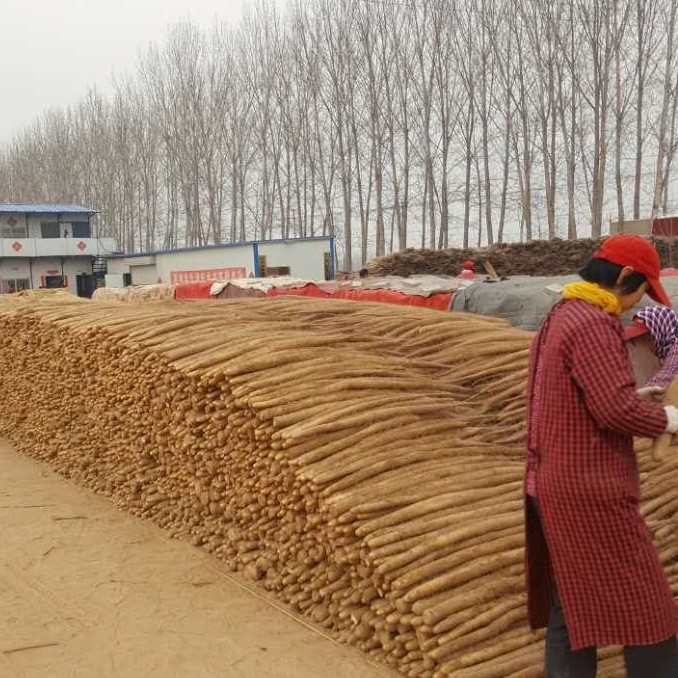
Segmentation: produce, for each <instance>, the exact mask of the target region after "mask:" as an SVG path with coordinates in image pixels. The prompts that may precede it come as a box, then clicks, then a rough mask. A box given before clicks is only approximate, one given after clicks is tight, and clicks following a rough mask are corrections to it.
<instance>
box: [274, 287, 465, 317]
mask: <svg viewBox="0 0 678 678" xmlns="http://www.w3.org/2000/svg"><path fill="white" fill-rule="evenodd" d="M267 294H268V296H269V297H279V296H285V295H291V296H301V297H322V298H324V299H329V298H332V299H349V300H351V301H377V302H380V303H383V304H398V305H400V306H421V307H423V308H430V309H433V310H436V311H449V310H450V306H451V304H452V296H453V295H452V293H451V292H440V293H438V294H432V295H430V296H428V297H422V296H420V295H418V294H403V293H402V292H395V291H393V290H365V289H358V288H355V287H340V288H338V289H337V290H336V291H335V292H334V294H330V293H329V292H325V291H324V290H321V289H320V288H319V287H318V286H317V285H312V284H311V285H305V286H304V287H277V288H276V287H274V288H273V289H270V290H269V291H268V293H267Z"/></svg>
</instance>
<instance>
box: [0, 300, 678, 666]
mask: <svg viewBox="0 0 678 678" xmlns="http://www.w3.org/2000/svg"><path fill="white" fill-rule="evenodd" d="M529 342H530V335H529V334H527V333H523V332H521V331H518V330H514V329H512V328H510V327H509V326H508V325H507V324H505V323H504V322H502V321H497V320H494V319H489V318H483V317H477V316H471V315H468V316H467V315H458V314H439V313H434V312H430V311H426V310H423V309H416V308H405V307H390V306H384V305H379V304H356V303H351V302H341V301H332V302H327V301H323V300H308V299H296V298H286V297H284V298H278V299H261V300H236V301H231V302H226V303H224V304H219V305H215V304H210V303H209V302H195V303H192V304H185V305H184V304H180V305H177V304H171V303H157V304H148V303H147V304H107V303H103V302H102V303H76V302H72V303H68V302H64V301H63V300H61V301H54V300H50V299H37V300H30V299H29V300H26V301H24V302H23V303H22V302H17V301H16V300H14V301H1V302H0V370H1V373H2V375H3V379H2V381H1V383H0V403H2V404H1V406H0V435H3V436H6V437H8V438H10V439H11V440H12V441H13V442H14V444H15V445H16V446H17V447H18V448H19V449H20V450H21V451H23V452H24V453H26V454H30V455H32V456H35V457H37V458H39V459H41V460H43V461H45V462H47V463H48V464H50V465H51V466H52V467H53V468H55V469H56V470H58V471H59V472H60V473H62V474H63V475H65V476H66V477H70V478H73V479H74V480H76V481H77V482H79V483H81V484H83V485H86V486H88V487H90V488H92V489H94V490H95V491H97V492H100V493H102V494H105V495H107V496H109V497H110V498H111V499H112V500H113V501H115V502H116V503H117V504H118V505H119V506H121V507H123V508H125V509H127V510H129V511H131V512H133V513H135V514H137V515H139V516H142V517H144V518H147V519H150V520H153V521H155V522H156V523H157V524H159V525H160V526H162V527H163V528H165V529H167V530H168V531H169V532H170V533H171V534H172V535H173V536H175V537H177V538H182V539H188V540H191V541H192V543H193V544H195V545H196V546H200V547H202V548H204V549H205V550H207V551H209V552H211V553H213V554H214V555H215V556H216V557H218V558H221V559H223V560H224V561H225V562H226V563H227V564H228V566H229V567H230V568H232V569H233V570H234V571H238V572H241V573H242V574H243V576H245V577H247V578H248V579H250V580H251V581H253V582H258V583H259V585H261V586H263V587H264V588H266V589H267V590H269V591H271V592H273V593H275V594H276V595H277V596H279V597H280V598H281V599H282V600H284V601H285V602H286V603H287V604H288V605H289V606H290V607H291V608H293V609H294V610H295V611H297V612H298V613H300V614H303V615H305V616H306V617H308V618H309V619H310V620H312V621H313V622H315V623H317V624H319V625H322V626H323V627H325V628H326V629H327V630H328V631H329V632H331V633H333V634H334V635H335V636H336V637H337V638H339V639H340V640H343V641H345V642H349V643H353V644H355V645H357V646H359V647H360V648H361V649H362V650H363V651H365V652H366V653H368V654H369V655H370V656H372V657H373V658H375V659H377V660H379V661H381V662H384V663H386V664H389V665H391V666H393V667H394V668H396V669H398V670H399V671H401V672H402V673H403V674H405V675H408V676H413V677H414V676H428V677H432V676H436V677H438V676H448V675H449V676H457V677H458V678H470V677H471V676H472V677H473V678H499V677H501V678H505V677H506V676H516V677H517V676H538V675H540V670H541V669H540V666H541V654H542V646H541V642H540V636H535V635H533V634H531V633H530V631H529V630H528V628H527V623H526V618H525V605H524V602H525V601H524V595H525V594H524V582H523V570H522V558H523V527H522V520H523V511H522V494H521V488H522V474H523V449H522V440H523V433H524V432H523V418H524V411H523V409H524V406H523V392H524V384H525V376H526V370H527V358H528V347H529ZM642 454H643V463H644V464H646V465H647V466H648V467H649V465H650V464H651V462H650V461H649V454H648V453H647V452H643V453H642ZM663 470H664V472H663V473H662V475H661V476H659V475H657V474H654V475H651V476H650V478H649V479H648V480H647V482H646V493H647V494H648V499H649V501H648V504H647V509H648V511H649V513H650V518H651V521H653V522H652V524H653V526H654V527H655V528H656V536H657V540H658V544H659V546H660V550H661V552H662V557H663V559H664V562H665V564H666V565H667V566H670V567H674V563H675V561H676V557H677V556H678V546H677V545H676V540H675V539H674V532H673V530H674V528H675V511H676V509H677V508H678V499H677V498H676V495H675V491H674V490H673V488H674V487H675V476H676V474H678V461H675V462H673V461H667V462H664V469H663ZM667 497H669V498H670V501H667ZM671 573H672V583H673V584H674V586H678V573H676V572H675V568H674V569H673V570H671ZM159 576H162V575H161V574H159ZM618 666H619V663H618V657H616V656H609V657H608V656H606V658H605V659H604V662H603V671H602V672H601V673H602V675H604V676H613V675H617V673H616V671H617V669H618Z"/></svg>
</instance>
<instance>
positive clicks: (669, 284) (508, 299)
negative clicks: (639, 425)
mask: <svg viewBox="0 0 678 678" xmlns="http://www.w3.org/2000/svg"><path fill="white" fill-rule="evenodd" d="M572 280H579V277H578V276H576V275H569V276H554V277H529V276H516V277H514V278H510V279H509V280H502V281H499V282H494V283H490V282H482V283H478V284H476V285H471V286H469V287H466V288H465V289H463V290H460V291H459V292H457V293H456V294H455V296H454V299H453V301H452V310H453V311H465V312H468V313H476V314H478V315H489V316H493V317H496V318H504V319H506V320H508V321H509V322H510V323H511V325H513V326H514V327H518V328H520V329H522V330H531V331H535V330H537V329H539V326H540V325H541V323H542V322H543V320H544V318H545V317H546V315H547V314H548V312H549V311H550V310H551V307H552V306H553V305H554V304H556V303H557V302H558V301H559V300H560V298H561V297H560V291H561V288H562V286H563V285H565V284H567V283H568V282H571V281H572ZM662 285H663V286H664V289H666V291H667V293H668V294H669V296H670V297H671V299H672V300H673V302H674V305H675V304H676V303H677V302H678V277H675V276H666V277H664V276H662ZM653 303H654V302H652V300H651V299H649V297H643V299H642V300H641V303H640V304H639V306H638V310H639V309H640V308H642V307H643V306H648V305H650V304H653ZM632 317H633V312H630V313H628V314H627V315H626V316H625V318H624V321H625V322H630V320H631V318H632Z"/></svg>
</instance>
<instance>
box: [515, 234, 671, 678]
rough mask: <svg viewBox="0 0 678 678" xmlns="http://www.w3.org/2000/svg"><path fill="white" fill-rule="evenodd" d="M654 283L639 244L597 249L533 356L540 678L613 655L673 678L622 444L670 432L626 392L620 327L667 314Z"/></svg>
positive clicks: (572, 677) (529, 474) (530, 578)
mask: <svg viewBox="0 0 678 678" xmlns="http://www.w3.org/2000/svg"><path fill="white" fill-rule="evenodd" d="M659 270H660V263H659V255H658V254H657V251H656V250H655V249H654V247H653V246H652V245H651V244H650V243H649V242H648V241H646V240H644V239H642V238H640V237H638V236H628V235H620V236H612V237H610V238H608V239H607V240H605V241H604V242H603V244H602V246H601V248H600V249H599V250H598V251H597V252H595V254H594V255H593V258H592V259H591V260H590V261H589V262H588V263H587V264H586V266H584V268H583V269H582V270H581V271H580V275H581V277H582V278H583V281H581V282H575V283H570V284H569V285H566V286H565V289H564V292H563V300H562V301H561V302H559V303H558V304H556V306H554V307H553V309H552V310H551V312H550V313H549V315H548V317H547V318H546V320H545V321H544V324H543V325H542V327H541V329H540V331H539V333H538V334H537V336H536V338H535V340H534V342H533V344H532V350H531V356H530V371H529V381H528V391H527V413H528V427H527V431H528V435H527V447H528V455H527V464H526V474H525V493H526V498H525V499H526V500H525V534H526V540H525V543H526V553H525V557H526V558H525V566H526V579H527V589H528V616H529V621H530V625H531V627H532V628H533V629H537V628H543V627H547V632H546V651H545V674H546V678H593V677H594V676H595V675H596V671H597V656H596V649H597V647H598V646H604V645H621V646H623V647H624V661H625V664H626V671H627V676H629V678H676V676H678V642H677V641H676V632H677V631H678V608H677V607H676V604H675V602H674V599H673V595H672V593H671V588H670V586H669V582H668V579H667V577H666V574H665V573H664V571H663V570H662V566H661V563H660V560H659V557H658V555H657V552H656V550H655V548H654V545H653V543H652V537H651V535H650V532H649V530H648V528H647V526H646V525H645V522H644V521H643V518H642V517H641V515H640V512H639V502H640V482H639V473H638V465H637V460H636V456H635V453H634V451H633V438H634V436H638V437H644V438H656V437H658V436H660V435H661V434H663V433H665V432H670V433H675V432H676V431H678V409H677V408H675V407H671V406H667V407H663V406H662V405H660V404H658V403H655V402H652V401H651V400H649V399H647V398H643V397H642V396H640V395H639V394H638V393H637V392H636V383H635V379H634V376H633V369H632V365H631V361H630V358H629V354H628V351H627V347H626V344H625V341H624V339H625V336H624V329H623V327H622V324H621V322H620V320H619V316H620V315H621V314H623V313H625V312H627V311H628V310H630V309H631V308H633V306H635V305H636V304H637V303H638V302H639V301H640V299H641V297H642V296H643V295H644V294H645V293H647V294H649V295H650V296H651V297H652V298H653V299H655V300H656V301H658V302H659V303H661V304H665V305H668V304H669V303H670V302H669V298H668V296H667V295H666V292H665V291H664V289H663V288H662V286H661V283H660V281H659ZM676 454H678V450H677V451H676Z"/></svg>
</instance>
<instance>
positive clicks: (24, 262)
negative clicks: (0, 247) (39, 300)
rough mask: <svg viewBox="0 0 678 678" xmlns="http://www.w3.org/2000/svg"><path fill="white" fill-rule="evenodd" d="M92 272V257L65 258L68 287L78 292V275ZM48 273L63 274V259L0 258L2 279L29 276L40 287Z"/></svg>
mask: <svg viewBox="0 0 678 678" xmlns="http://www.w3.org/2000/svg"><path fill="white" fill-rule="evenodd" d="M81 273H84V274H86V275H90V274H91V273H92V259H91V257H71V258H68V259H64V264H63V275H64V276H68V288H69V289H70V290H71V292H73V294H76V293H77V280H76V278H77V276H78V274H81ZM48 275H62V268H61V260H60V259H49V258H43V257H38V258H36V259H32V260H30V261H29V259H27V258H19V257H12V258H11V259H0V279H2V280H12V279H19V278H29V279H30V280H31V287H32V288H33V289H38V288H39V287H40V286H41V285H42V283H43V278H44V277H45V276H48Z"/></svg>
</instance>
